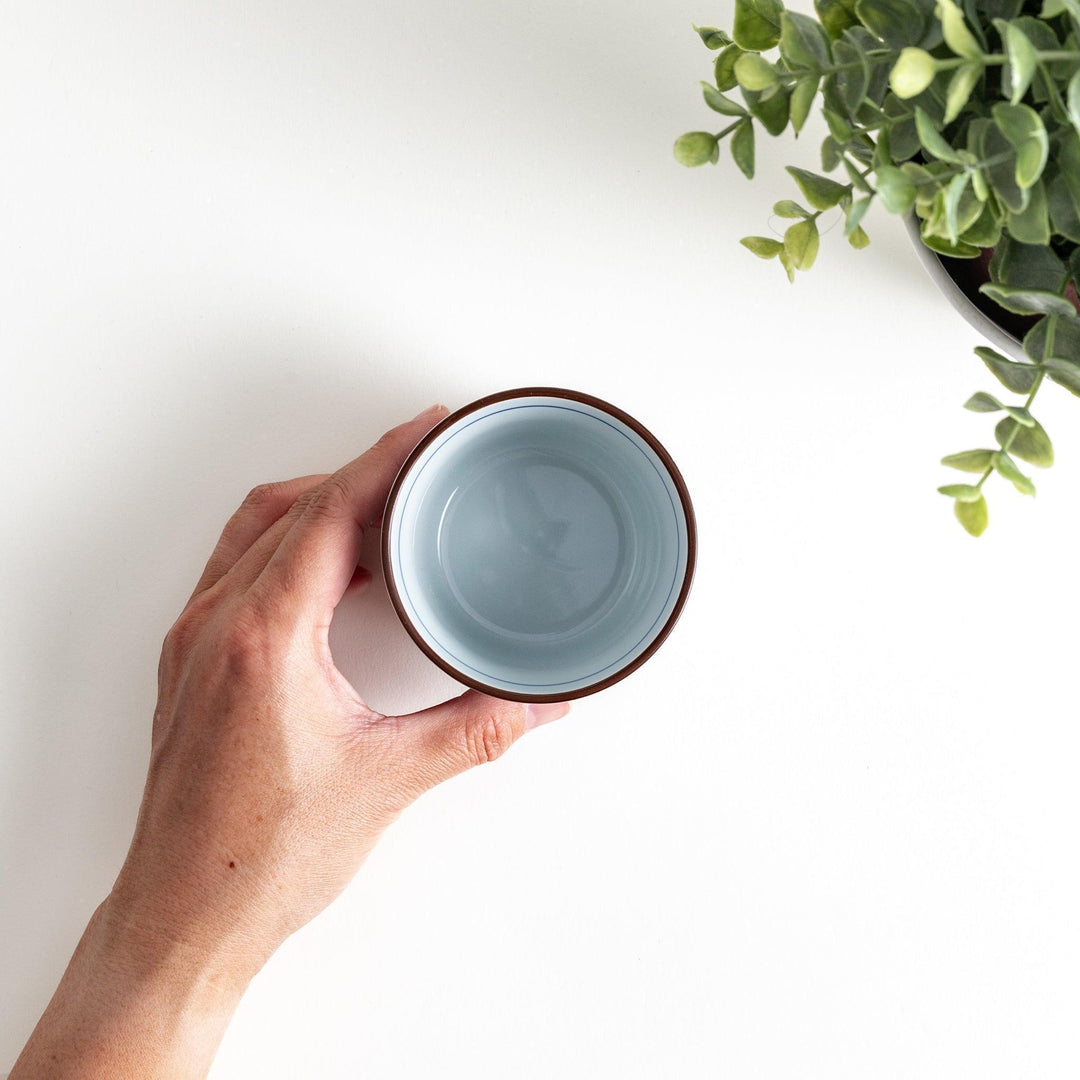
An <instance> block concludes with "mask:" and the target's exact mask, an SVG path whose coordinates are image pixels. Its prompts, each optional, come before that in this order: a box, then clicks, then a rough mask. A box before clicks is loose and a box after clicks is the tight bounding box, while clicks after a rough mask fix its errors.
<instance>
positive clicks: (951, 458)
mask: <svg viewBox="0 0 1080 1080" xmlns="http://www.w3.org/2000/svg"><path fill="white" fill-rule="evenodd" d="M996 452H997V451H995V450H964V451H962V452H961V453H959V454H947V455H946V456H945V457H943V458H942V459H941V464H942V465H948V466H949V468H950V469H959V470H960V471H961V472H970V473H981V472H986V470H987V469H988V468H989V467H990V459H991V457H992V456H993V455H994V454H995V453H996Z"/></svg>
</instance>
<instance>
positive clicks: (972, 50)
mask: <svg viewBox="0 0 1080 1080" xmlns="http://www.w3.org/2000/svg"><path fill="white" fill-rule="evenodd" d="M935 10H936V12H937V17H938V18H939V19H940V20H941V33H942V34H943V35H944V37H945V44H946V45H948V46H949V48H950V49H952V51H953V52H954V53H956V55H957V56H963V57H965V58H966V59H968V60H978V59H981V58H982V49H981V48H980V47H979V43H978V42H977V41H976V40H975V38H974V36H973V35H972V33H971V31H970V30H969V29H968V27H967V23H965V22H964V12H963V11H962V10H961V8H960V7H959V6H958V5H957V4H955V3H953V0H937V7H936V9H935Z"/></svg>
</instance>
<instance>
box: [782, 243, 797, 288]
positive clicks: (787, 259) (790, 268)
mask: <svg viewBox="0 0 1080 1080" xmlns="http://www.w3.org/2000/svg"><path fill="white" fill-rule="evenodd" d="M779 257H780V265H781V266H783V268H784V270H785V272H786V273H787V279H788V281H790V282H792V283H793V284H794V282H795V263H794V262H792V259H791V256H790V255H789V254H788V253H787V252H786V251H781V252H780V256H779Z"/></svg>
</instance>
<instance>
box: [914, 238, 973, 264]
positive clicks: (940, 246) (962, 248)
mask: <svg viewBox="0 0 1080 1080" xmlns="http://www.w3.org/2000/svg"><path fill="white" fill-rule="evenodd" d="M922 242H923V243H924V244H925V245H926V246H927V247H928V248H929V249H930V250H931V251H936V252H937V253H938V254H939V255H948V256H949V258H950V259H977V258H978V257H979V256H980V255H981V254H982V249H981V248H977V247H975V246H974V245H973V244H965V243H964V241H963V240H961V241H960V242H959V243H957V244H952V243H950V242H949V240H948V239H947V238H946V237H944V236H933V235H931V234H928V233H926V232H923V234H922Z"/></svg>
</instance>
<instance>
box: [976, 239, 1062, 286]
mask: <svg viewBox="0 0 1080 1080" xmlns="http://www.w3.org/2000/svg"><path fill="white" fill-rule="evenodd" d="M990 276H991V277H992V278H993V280H994V281H995V282H998V283H999V284H1001V285H1019V286H1022V287H1023V288H1026V289H1044V290H1045V291H1046V292H1060V291H1061V290H1062V288H1064V285H1065V264H1064V263H1063V262H1062V261H1061V260H1060V259H1059V258H1058V257H1057V255H1055V254H1054V252H1053V251H1051V250H1050V248H1047V247H1038V246H1037V245H1034V244H1018V243H1017V242H1016V241H1015V240H1013V239H1012V237H1010V236H1007V235H1006V236H1003V237H1002V238H1001V242H1000V243H999V244H998V245H997V247H996V248H995V249H994V258H993V260H992V261H991V263H990Z"/></svg>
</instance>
